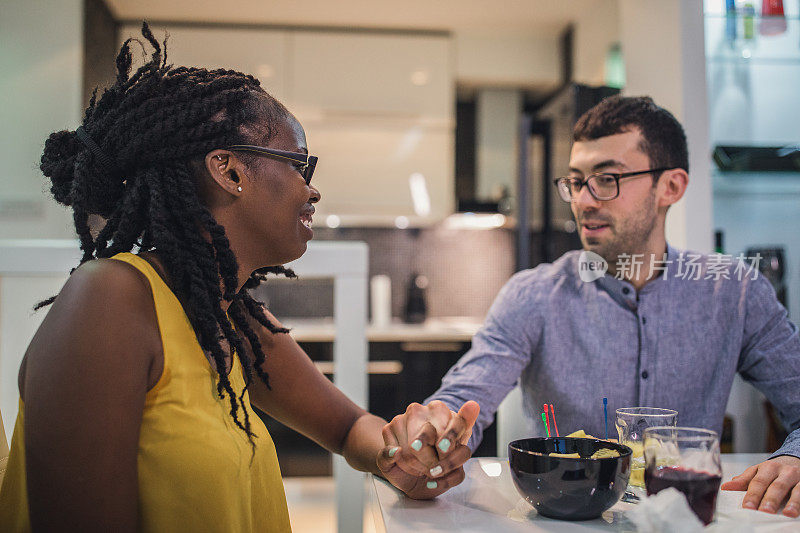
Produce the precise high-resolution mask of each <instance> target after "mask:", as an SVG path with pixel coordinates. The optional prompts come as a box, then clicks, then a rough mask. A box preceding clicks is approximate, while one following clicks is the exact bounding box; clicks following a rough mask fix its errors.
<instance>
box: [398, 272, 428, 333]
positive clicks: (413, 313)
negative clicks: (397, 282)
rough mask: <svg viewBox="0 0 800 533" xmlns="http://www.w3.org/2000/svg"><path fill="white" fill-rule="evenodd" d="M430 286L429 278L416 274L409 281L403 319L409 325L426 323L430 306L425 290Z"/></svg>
mask: <svg viewBox="0 0 800 533" xmlns="http://www.w3.org/2000/svg"><path fill="white" fill-rule="evenodd" d="M427 286H428V278H426V277H425V276H422V275H420V274H417V273H414V274H412V275H411V279H410V280H409V281H408V289H407V290H406V308H405V313H404V315H403V319H404V320H405V321H406V322H408V323H409V324H420V323H422V322H425V317H426V316H427V315H428V304H427V302H426V301H425V288H426V287H427Z"/></svg>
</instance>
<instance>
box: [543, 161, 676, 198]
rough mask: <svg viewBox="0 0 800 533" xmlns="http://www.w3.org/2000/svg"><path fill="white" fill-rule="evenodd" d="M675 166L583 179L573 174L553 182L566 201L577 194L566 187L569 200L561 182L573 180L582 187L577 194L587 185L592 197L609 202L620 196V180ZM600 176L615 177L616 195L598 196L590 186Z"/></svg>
mask: <svg viewBox="0 0 800 533" xmlns="http://www.w3.org/2000/svg"><path fill="white" fill-rule="evenodd" d="M673 168H675V167H659V168H649V169H647V170H637V171H635V172H597V173H595V174H589V175H588V176H587V177H586V179H583V180H582V179H580V178H575V177H571V176H563V177H561V178H556V179H554V180H553V184H554V185H555V186H556V187H557V188H558V190H559V196H561V199H562V200H564V201H565V202H572V200H573V199H574V198H575V195H574V194H573V192H572V187H570V186H567V187H566V189H567V191H568V192H569V200H567V199H566V198H564V196H563V195H562V194H561V185H560V184H561V183H566V182H571V183H576V182H577V183H579V184H580V188H579V189H578V192H577V193H576V194H580V192H581V190H582V189H583V187H584V186H586V187H587V188H588V189H589V194H591V195H592V198H594V199H595V200H597V201H600V202H607V201H609V200H614V199H615V198H617V197H618V196H619V180H621V179H623V178H632V177H634V176H641V175H644V174H660V173H661V172H664V171H667V170H672V169H673ZM598 176H611V177H612V178H614V185H616V188H617V189H616V193H614V196H611V197H610V198H598V197H597V194H595V192H594V191H593V190H592V187H590V186H589V180H590V179H592V178H595V179H596V178H597V177H598Z"/></svg>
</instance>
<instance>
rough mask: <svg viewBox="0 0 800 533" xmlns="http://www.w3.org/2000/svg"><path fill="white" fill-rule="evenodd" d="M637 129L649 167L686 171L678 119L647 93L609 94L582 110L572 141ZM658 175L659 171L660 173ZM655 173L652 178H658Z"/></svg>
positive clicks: (687, 153) (687, 164) (687, 169)
mask: <svg viewBox="0 0 800 533" xmlns="http://www.w3.org/2000/svg"><path fill="white" fill-rule="evenodd" d="M633 129H638V130H639V131H640V132H641V135H642V142H641V145H640V147H639V148H640V149H641V151H642V152H644V153H645V154H647V156H648V157H649V158H650V165H651V167H652V168H682V169H683V170H685V171H686V172H689V150H688V148H687V146H686V133H684V131H683V126H681V123H680V122H678V120H677V119H676V118H675V117H674V116H673V115H672V113H670V112H669V111H667V110H666V109H664V108H663V107H659V106H657V105H656V104H655V102H653V99H652V98H650V97H647V96H609V97H607V98H604V99H603V100H602V101H601V102H600V103H599V104H597V105H596V106H594V107H593V108H591V109H590V110H589V111H587V112H586V113H584V114H583V115H582V116H581V117H580V118H579V119H578V122H577V123H576V124H575V127H574V129H573V130H572V140H573V141H576V142H577V141H591V140H595V139H599V138H600V137H607V136H609V135H615V134H617V133H625V132H628V131H631V130H633ZM659 175H660V173H659ZM657 179H658V176H654V177H653V180H654V181H655V180H657Z"/></svg>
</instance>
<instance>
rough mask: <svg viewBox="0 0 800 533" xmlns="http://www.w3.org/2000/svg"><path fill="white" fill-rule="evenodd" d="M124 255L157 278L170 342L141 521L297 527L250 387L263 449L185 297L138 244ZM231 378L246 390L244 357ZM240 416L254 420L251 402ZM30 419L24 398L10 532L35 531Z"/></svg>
mask: <svg viewBox="0 0 800 533" xmlns="http://www.w3.org/2000/svg"><path fill="white" fill-rule="evenodd" d="M114 259H117V260H120V261H125V262H126V263H129V264H131V265H133V266H134V267H136V268H137V269H138V270H140V271H141V272H142V273H143V274H144V275H145V276H146V277H147V279H148V280H149V281H150V287H151V289H152V291H153V300H154V301H155V308H156V315H157V317H158V327H159V330H160V332H161V340H162V344H163V348H164V372H163V374H162V375H161V378H160V379H159V380H158V383H157V384H156V385H155V387H153V388H152V390H150V391H149V392H148V393H147V395H146V396H145V406H144V413H143V416H142V426H141V431H140V436H139V456H138V471H139V472H138V474H139V476H138V477H139V526H140V529H141V531H152V532H159V533H161V532H163V533H170V532H185V531H197V532H226V533H228V532H237V533H238V532H242V533H244V532H251V531H252V532H256V531H257V532H261V531H266V532H286V531H291V527H290V525H289V514H288V512H287V509H286V496H285V494H284V491H283V482H282V480H281V473H280V467H279V466H278V457H277V455H276V453H275V445H274V444H273V442H272V438H271V437H270V435H269V433H268V432H267V428H266V427H265V426H264V424H263V423H262V421H261V419H260V418H259V417H258V415H256V413H255V412H254V411H253V409H252V408H251V407H250V400H249V396H248V394H247V393H245V395H244V404H245V405H246V406H247V411H248V414H249V415H250V425H251V431H252V432H253V433H254V434H255V435H256V437H255V439H254V442H255V444H256V450H255V456H252V448H251V446H250V441H249V440H248V439H247V435H245V433H244V432H243V431H242V430H241V429H239V428H238V427H237V426H236V424H235V422H234V421H233V418H231V415H230V400H229V398H228V397H227V396H226V397H225V398H223V399H220V398H219V397H218V395H217V378H218V375H217V373H216V371H215V370H214V369H213V368H212V366H211V364H210V363H209V361H208V359H207V358H206V356H205V354H204V352H203V350H202V348H201V347H200V344H199V343H198V342H197V337H196V336H195V333H194V330H193V328H192V326H191V324H190V323H189V319H188V318H187V316H186V313H184V311H183V308H182V307H181V304H180V303H179V302H178V299H177V298H176V297H175V295H174V294H173V293H172V291H170V289H169V288H168V287H167V285H166V284H165V283H164V281H163V280H162V279H161V277H160V276H159V275H158V273H156V271H155V270H154V269H153V267H152V266H150V264H149V263H148V262H147V261H145V260H144V259H142V258H140V257H138V256H136V255H133V254H131V253H122V254H118V255H116V256H114ZM229 379H230V382H231V386H232V387H233V390H234V391H235V392H236V395H237V397H238V396H239V394H241V391H242V389H243V388H244V377H243V375H242V367H241V364H240V363H239V360H238V358H236V357H234V363H233V365H232V369H231V372H230V375H229ZM238 416H239V420H240V421H243V420H244V418H243V416H242V412H241V410H239V411H238ZM24 420H25V418H24V405H23V403H22V400H20V405H19V414H18V416H17V421H16V425H15V427H14V435H13V437H12V439H11V455H10V457H9V462H8V470H7V471H6V475H5V478H4V480H3V485H2V489H0V530H2V531H4V532H12V531H13V532H22V531H30V520H29V517H28V494H27V489H26V483H25V440H24ZM251 457H252V460H251Z"/></svg>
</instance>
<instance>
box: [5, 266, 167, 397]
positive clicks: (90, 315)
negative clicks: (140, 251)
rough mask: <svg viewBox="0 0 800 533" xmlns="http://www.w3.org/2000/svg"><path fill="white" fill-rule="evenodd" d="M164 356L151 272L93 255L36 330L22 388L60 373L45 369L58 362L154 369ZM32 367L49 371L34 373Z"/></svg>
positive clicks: (112, 369)
mask: <svg viewBox="0 0 800 533" xmlns="http://www.w3.org/2000/svg"><path fill="white" fill-rule="evenodd" d="M159 356H162V355H161V338H160V333H159V330H158V321H157V318H156V313H155V307H154V304H153V296H152V292H151V289H150V283H149V281H148V279H147V277H146V276H145V275H144V274H143V273H142V272H141V271H139V270H138V269H137V268H136V267H134V266H133V265H130V264H129V263H126V262H123V261H117V260H113V259H96V260H92V261H89V262H87V263H84V264H83V265H81V266H80V267H79V268H78V269H76V270H75V271H74V272H73V273H72V274H71V275H70V277H69V278H68V279H67V282H66V283H65V284H64V286H63V287H62V289H61V291H60V292H59V294H58V296H57V298H56V299H55V301H54V302H53V304H52V306H51V307H50V309H49V310H48V312H47V315H46V316H45V318H44V320H43V321H42V324H41V326H40V327H39V329H38V330H37V332H36V334H35V335H34V337H33V340H32V341H31V343H30V345H29V347H28V351H27V352H26V354H25V360H24V361H23V367H22V368H21V372H20V392H21V393H22V392H23V388H24V384H25V383H26V381H29V380H30V379H31V378H33V379H39V378H41V377H45V378H46V380H49V379H51V378H55V376H50V375H49V374H50V373H49V372H47V371H46V369H47V368H55V367H57V366H58V365H64V367H69V368H72V369H80V368H83V367H86V368H88V367H91V368H92V373H93V374H95V376H96V377H101V376H100V374H105V373H107V374H109V375H113V374H114V373H117V372H119V371H120V370H122V369H123V368H124V369H127V370H131V371H134V372H136V371H139V372H141V371H142V369H144V370H146V371H147V374H148V375H150V374H152V372H151V370H150V369H151V367H153V366H154V365H153V363H154V362H157V361H156V358H157V357H159ZM45 361H46V362H47V364H46V365H41V364H40V363H43V362H45ZM156 366H157V365H156ZM32 369H38V370H42V371H45V376H41V375H40V374H39V373H38V372H34V373H33V376H31V375H30V374H31V370H32ZM25 374H28V375H27V376H26V375H25ZM159 375H160V374H159ZM151 377H152V376H151ZM147 381H148V382H150V381H152V379H151V378H148V380H147Z"/></svg>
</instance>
